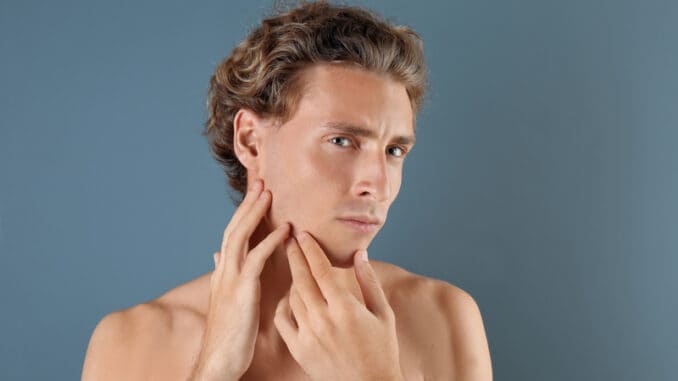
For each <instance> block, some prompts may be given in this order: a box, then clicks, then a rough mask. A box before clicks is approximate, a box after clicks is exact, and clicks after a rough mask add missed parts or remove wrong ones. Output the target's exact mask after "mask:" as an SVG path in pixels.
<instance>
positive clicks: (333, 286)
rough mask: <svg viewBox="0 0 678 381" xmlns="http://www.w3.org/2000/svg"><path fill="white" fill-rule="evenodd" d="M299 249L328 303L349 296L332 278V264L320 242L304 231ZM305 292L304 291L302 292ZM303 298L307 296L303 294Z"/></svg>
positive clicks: (300, 236)
mask: <svg viewBox="0 0 678 381" xmlns="http://www.w3.org/2000/svg"><path fill="white" fill-rule="evenodd" d="M299 247H300V248H301V252H302V253H303V255H304V257H305V259H306V262H308V268H307V269H310V272H311V274H312V277H313V278H314V280H315V282H316V283H317V285H318V287H319V288H320V291H321V292H322V295H324V296H325V299H327V301H328V303H329V302H330V301H331V300H332V299H334V300H340V298H341V297H342V296H344V295H345V294H347V290H346V289H345V288H343V287H342V286H339V285H338V284H337V283H336V282H334V279H333V278H332V264H331V263H330V260H329V259H327V255H326V254H325V252H324V251H323V249H322V248H321V247H320V245H319V244H318V242H317V241H316V240H315V238H313V236H311V234H310V233H309V232H306V231H303V232H301V234H300V235H299ZM300 291H304V290H300ZM302 296H305V295H304V294H302Z"/></svg>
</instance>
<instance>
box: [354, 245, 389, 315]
mask: <svg viewBox="0 0 678 381" xmlns="http://www.w3.org/2000/svg"><path fill="white" fill-rule="evenodd" d="M353 263H354V269H355V272H356V279H357V280H358V284H359V285H360V290H361V291H362V293H363V299H365V307H367V309H368V310H370V311H372V313H373V314H375V315H377V316H378V317H381V318H385V317H388V316H389V315H390V313H391V312H392V310H391V306H390V305H389V304H388V300H386V295H385V294H384V290H383V289H382V288H381V283H379V279H378V278H377V274H376V273H375V272H374V269H373V268H372V265H370V262H369V260H368V258H367V250H358V251H357V252H356V253H355V255H354V256H353Z"/></svg>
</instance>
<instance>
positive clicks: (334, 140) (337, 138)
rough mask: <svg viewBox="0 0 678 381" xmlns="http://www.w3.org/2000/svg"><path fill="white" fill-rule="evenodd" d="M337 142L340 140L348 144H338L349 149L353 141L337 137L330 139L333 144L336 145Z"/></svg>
mask: <svg viewBox="0 0 678 381" xmlns="http://www.w3.org/2000/svg"><path fill="white" fill-rule="evenodd" d="M337 140H339V141H342V140H343V141H345V142H347V143H346V144H341V143H339V144H336V145H338V146H342V147H348V146H350V145H351V141H350V140H349V139H348V138H347V137H344V136H336V137H334V138H331V139H330V141H331V142H333V144H335V143H334V142H336V141H337Z"/></svg>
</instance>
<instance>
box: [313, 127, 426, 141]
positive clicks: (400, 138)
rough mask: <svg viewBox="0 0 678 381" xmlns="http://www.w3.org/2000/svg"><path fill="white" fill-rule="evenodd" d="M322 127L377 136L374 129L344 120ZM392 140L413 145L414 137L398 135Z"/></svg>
mask: <svg viewBox="0 0 678 381" xmlns="http://www.w3.org/2000/svg"><path fill="white" fill-rule="evenodd" d="M321 128H323V129H327V130H335V131H341V132H344V133H347V134H352V135H356V136H362V137H366V138H372V139H375V138H376V137H377V133H376V132H374V130H370V129H369V128H365V127H361V126H356V125H353V124H350V123H346V122H328V123H325V124H323V125H322V126H321ZM393 141H394V142H395V143H398V144H409V145H414V142H415V141H416V139H415V138H414V135H398V136H396V137H395V138H393Z"/></svg>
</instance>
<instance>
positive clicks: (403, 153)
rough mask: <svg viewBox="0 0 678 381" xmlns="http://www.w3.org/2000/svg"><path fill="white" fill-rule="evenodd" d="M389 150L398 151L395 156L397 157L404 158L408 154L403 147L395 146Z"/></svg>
mask: <svg viewBox="0 0 678 381" xmlns="http://www.w3.org/2000/svg"><path fill="white" fill-rule="evenodd" d="M389 149H392V150H395V151H396V153H395V154H394V155H393V156H395V157H403V156H405V154H406V153H407V149H406V148H405V147H401V146H393V147H391V148H389Z"/></svg>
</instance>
